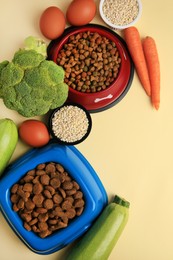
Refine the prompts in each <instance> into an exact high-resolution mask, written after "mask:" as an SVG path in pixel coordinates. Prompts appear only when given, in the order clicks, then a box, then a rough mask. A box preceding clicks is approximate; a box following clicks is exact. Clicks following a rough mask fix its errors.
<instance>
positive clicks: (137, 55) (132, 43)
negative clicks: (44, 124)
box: [124, 26, 151, 96]
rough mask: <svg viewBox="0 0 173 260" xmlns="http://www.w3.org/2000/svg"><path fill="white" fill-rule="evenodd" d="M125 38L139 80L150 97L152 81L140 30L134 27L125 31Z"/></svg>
mask: <svg viewBox="0 0 173 260" xmlns="http://www.w3.org/2000/svg"><path fill="white" fill-rule="evenodd" d="M124 38H125V41H126V43H127V47H128V50H129V52H130V54H131V57H132V60H133V62H134V65H135V69H136V72H137V74H138V77H139V80H140V82H141V84H142V86H143V88H144V90H145V92H146V93H147V95H148V96H150V95H151V87H150V80H149V75H148V69H147V65H146V60H145V56H144V51H143V48H142V42H141V38H140V34H139V31H138V29H137V28H136V27H134V26H131V27H128V28H126V29H124Z"/></svg>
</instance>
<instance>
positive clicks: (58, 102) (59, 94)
mask: <svg viewBox="0 0 173 260" xmlns="http://www.w3.org/2000/svg"><path fill="white" fill-rule="evenodd" d="M68 90H69V88H68V85H67V84H65V83H60V84H59V85H57V86H56V94H55V96H54V99H53V102H52V105H51V107H50V108H51V109H54V108H57V107H60V106H62V105H63V103H64V100H66V99H67V96H68Z"/></svg>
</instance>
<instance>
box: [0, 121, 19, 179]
mask: <svg viewBox="0 0 173 260" xmlns="http://www.w3.org/2000/svg"><path fill="white" fill-rule="evenodd" d="M17 141H18V130H17V126H16V124H15V123H14V122H13V120H11V119H9V118H4V119H0V176H1V175H2V174H3V172H4V170H5V168H6V166H7V164H8V162H9V161H10V159H11V156H12V154H13V152H14V150H15V148H16V145H17Z"/></svg>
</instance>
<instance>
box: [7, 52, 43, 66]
mask: <svg viewBox="0 0 173 260" xmlns="http://www.w3.org/2000/svg"><path fill="white" fill-rule="evenodd" d="M43 60H45V57H44V56H43V55H42V54H39V53H38V52H36V51H35V50H28V51H26V50H25V49H21V50H19V51H17V52H16V53H15V54H14V58H13V60H12V62H13V63H14V64H16V65H18V66H20V67H21V68H22V69H24V70H25V69H31V68H34V67H37V66H38V65H39V64H40V63H41V62H42V61H43Z"/></svg>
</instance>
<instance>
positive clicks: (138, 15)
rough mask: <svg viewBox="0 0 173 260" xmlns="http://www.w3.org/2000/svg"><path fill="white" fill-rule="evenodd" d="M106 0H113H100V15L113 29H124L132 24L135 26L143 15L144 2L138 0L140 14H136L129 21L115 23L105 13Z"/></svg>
mask: <svg viewBox="0 0 173 260" xmlns="http://www.w3.org/2000/svg"><path fill="white" fill-rule="evenodd" d="M105 1H111V0H100V4H99V12H100V16H101V18H102V19H103V21H104V22H105V23H106V24H107V25H109V26H110V27H111V28H113V29H118V30H123V29H125V28H127V27H130V26H133V25H134V24H135V23H136V22H137V21H138V20H139V18H140V17H141V13H142V3H141V1H140V0H136V2H137V4H138V14H137V15H136V17H135V18H134V19H133V20H132V21H131V22H129V23H124V24H122V25H119V24H115V23H112V22H111V21H110V20H109V19H108V18H107V17H106V16H105V14H104V11H103V4H104V2H105Z"/></svg>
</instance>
